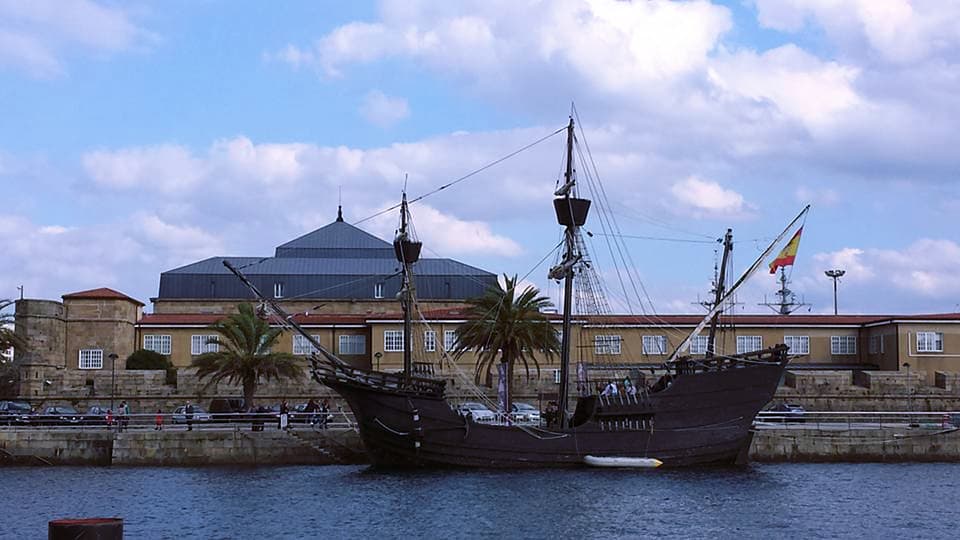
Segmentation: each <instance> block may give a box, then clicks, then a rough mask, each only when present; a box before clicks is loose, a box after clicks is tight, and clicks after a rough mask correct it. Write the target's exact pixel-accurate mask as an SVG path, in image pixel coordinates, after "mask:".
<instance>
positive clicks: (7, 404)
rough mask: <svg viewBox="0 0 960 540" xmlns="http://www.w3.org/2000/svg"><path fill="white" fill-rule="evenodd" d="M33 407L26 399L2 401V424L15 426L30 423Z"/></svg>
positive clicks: (0, 405)
mask: <svg viewBox="0 0 960 540" xmlns="http://www.w3.org/2000/svg"><path fill="white" fill-rule="evenodd" d="M31 416H33V408H32V407H30V404H29V403H27V402H26V401H0V424H3V425H8V426H15V425H18V424H19V425H26V424H29V423H30V417H31Z"/></svg>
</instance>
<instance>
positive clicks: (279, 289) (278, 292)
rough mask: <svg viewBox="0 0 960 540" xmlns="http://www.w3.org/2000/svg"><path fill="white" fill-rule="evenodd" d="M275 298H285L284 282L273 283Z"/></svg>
mask: <svg viewBox="0 0 960 540" xmlns="http://www.w3.org/2000/svg"><path fill="white" fill-rule="evenodd" d="M273 297H274V298H283V282H282V281H274V282H273Z"/></svg>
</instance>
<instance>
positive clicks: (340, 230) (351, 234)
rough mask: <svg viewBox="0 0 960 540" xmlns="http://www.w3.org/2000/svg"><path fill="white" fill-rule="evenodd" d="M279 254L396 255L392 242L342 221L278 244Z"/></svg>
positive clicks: (354, 256)
mask: <svg viewBox="0 0 960 540" xmlns="http://www.w3.org/2000/svg"><path fill="white" fill-rule="evenodd" d="M276 256H277V257H336V258H342V257H352V258H389V259H392V258H393V245H392V244H390V243H388V242H385V241H383V240H381V239H379V238H377V237H376V236H374V235H372V234H370V233H368V232H366V231H364V230H361V229H359V228H357V227H355V226H353V225H350V224H349V223H347V222H345V221H344V220H343V213H342V212H340V211H338V212H337V220H336V221H334V222H333V223H331V224H329V225H326V226H324V227H320V228H319V229H317V230H315V231H313V232H309V233H307V234H305V235H303V236H301V237H299V238H295V239H293V240H291V241H289V242H287V243H286V244H282V245H280V246H277V251H276Z"/></svg>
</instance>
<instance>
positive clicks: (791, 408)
mask: <svg viewBox="0 0 960 540" xmlns="http://www.w3.org/2000/svg"><path fill="white" fill-rule="evenodd" d="M769 411H770V412H773V413H777V414H775V415H773V416H770V417H768V418H769V419H771V420H782V421H783V422H803V420H804V414H806V412H807V411H806V409H804V408H803V407H801V406H800V405H793V404H791V403H778V404H776V405H774V406H773V407H771V408H770V409H769Z"/></svg>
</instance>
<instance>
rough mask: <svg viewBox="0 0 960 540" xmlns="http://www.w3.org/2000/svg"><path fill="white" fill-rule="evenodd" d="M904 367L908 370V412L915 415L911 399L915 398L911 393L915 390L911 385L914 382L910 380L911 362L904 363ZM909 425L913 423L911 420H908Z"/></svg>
mask: <svg viewBox="0 0 960 540" xmlns="http://www.w3.org/2000/svg"><path fill="white" fill-rule="evenodd" d="M903 367H905V368H907V412H909V413H911V414H912V413H913V400H912V399H911V398H912V397H913V396H912V395H911V392H910V391H911V390H913V384H911V382H912V381H911V380H910V363H909V362H904V363H903ZM907 423H908V424H910V423H912V422H910V420H909V419H908V420H907Z"/></svg>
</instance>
